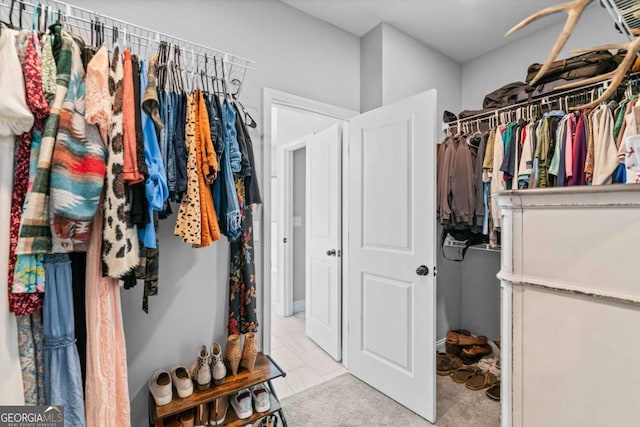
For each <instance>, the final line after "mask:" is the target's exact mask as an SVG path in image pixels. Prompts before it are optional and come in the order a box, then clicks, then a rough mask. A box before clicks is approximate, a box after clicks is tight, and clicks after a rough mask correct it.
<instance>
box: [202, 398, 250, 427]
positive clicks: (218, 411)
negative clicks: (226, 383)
mask: <svg viewBox="0 0 640 427" xmlns="http://www.w3.org/2000/svg"><path fill="white" fill-rule="evenodd" d="M227 409H229V396H222V397H219V398H217V399H216V400H214V401H213V402H211V404H210V405H209V425H211V426H219V425H222V424H224V419H225V418H226V416H227ZM249 415H251V414H249Z"/></svg>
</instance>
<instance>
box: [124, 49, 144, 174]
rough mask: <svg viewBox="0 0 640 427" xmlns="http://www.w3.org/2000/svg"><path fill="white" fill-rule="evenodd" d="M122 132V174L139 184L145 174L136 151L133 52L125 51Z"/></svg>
mask: <svg viewBox="0 0 640 427" xmlns="http://www.w3.org/2000/svg"><path fill="white" fill-rule="evenodd" d="M122 72H123V73H122V126H123V129H122V133H123V138H124V166H123V169H122V176H123V177H124V180H125V182H126V183H127V184H137V183H139V182H142V181H144V176H143V175H142V174H141V173H140V171H139V170H138V158H137V154H136V153H137V152H136V147H137V143H136V103H135V101H134V96H133V65H132V64H131V52H130V51H128V50H125V51H124V62H123V70H122Z"/></svg>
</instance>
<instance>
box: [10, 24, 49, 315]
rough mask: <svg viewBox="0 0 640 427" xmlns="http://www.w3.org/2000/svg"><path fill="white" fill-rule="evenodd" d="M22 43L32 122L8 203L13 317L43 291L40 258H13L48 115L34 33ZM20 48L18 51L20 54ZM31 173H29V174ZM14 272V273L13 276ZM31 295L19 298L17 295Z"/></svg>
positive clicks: (37, 301) (36, 306)
mask: <svg viewBox="0 0 640 427" xmlns="http://www.w3.org/2000/svg"><path fill="white" fill-rule="evenodd" d="M26 36H27V37H26V38H25V40H24V43H23V46H24V54H23V55H22V66H23V73H24V80H25V91H26V95H27V96H26V100H27V105H28V107H29V109H30V110H31V112H32V113H33V115H34V117H35V119H36V123H35V126H34V128H33V131H32V133H24V134H23V135H22V136H21V137H20V142H19V144H18V149H17V153H16V162H15V172H14V187H13V195H12V201H11V227H10V247H9V270H8V271H9V273H8V285H9V289H10V290H11V292H13V293H10V295H9V305H10V309H11V311H13V312H15V313H16V314H17V315H26V314H30V313H35V312H37V311H39V310H40V309H41V308H42V296H41V295H33V293H34V292H44V263H43V262H42V256H40V255H25V256H20V259H18V258H19V257H18V256H16V253H15V250H16V246H17V244H18V235H19V232H20V221H21V218H22V213H23V211H24V210H23V207H24V206H25V203H26V197H27V193H28V192H29V191H30V189H31V186H32V185H33V181H31V177H35V169H36V165H37V159H38V155H39V151H40V142H41V137H42V128H43V126H44V119H45V118H46V117H47V116H48V115H49V105H48V103H47V100H46V99H45V97H44V92H43V89H42V75H41V70H42V62H41V58H40V53H39V52H40V45H39V42H38V38H37V37H36V35H35V33H27V34H26ZM21 50H22V49H19V51H21ZM32 171H33V173H32ZM14 273H15V274H14ZM23 293H27V294H31V295H19V294H23Z"/></svg>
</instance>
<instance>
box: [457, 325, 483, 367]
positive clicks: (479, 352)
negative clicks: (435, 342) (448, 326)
mask: <svg viewBox="0 0 640 427" xmlns="http://www.w3.org/2000/svg"><path fill="white" fill-rule="evenodd" d="M446 349H447V354H449V355H452V356H457V357H459V358H460V359H461V360H462V362H463V363H464V364H465V365H472V364H474V363H477V362H478V361H479V360H480V359H482V358H483V357H485V356H487V355H489V354H491V353H492V352H493V349H492V348H491V346H490V345H489V344H488V342H487V337H485V336H484V335H480V336H477V337H476V336H473V335H471V332H469V331H467V330H466V329H456V330H454V331H449V332H447V343H446Z"/></svg>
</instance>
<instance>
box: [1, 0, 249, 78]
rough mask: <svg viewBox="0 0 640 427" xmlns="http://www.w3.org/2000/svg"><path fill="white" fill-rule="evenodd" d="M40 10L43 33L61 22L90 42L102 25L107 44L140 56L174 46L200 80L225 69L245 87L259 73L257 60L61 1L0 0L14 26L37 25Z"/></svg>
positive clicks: (2, 15)
mask: <svg viewBox="0 0 640 427" xmlns="http://www.w3.org/2000/svg"><path fill="white" fill-rule="evenodd" d="M37 8H38V9H39V10H40V13H38V14H37V19H38V20H39V21H41V22H40V24H41V25H40V28H41V29H43V30H44V29H45V28H43V27H45V26H46V23H45V22H44V21H45V20H47V21H48V24H49V25H50V24H51V23H53V22H55V21H60V22H62V23H63V24H64V25H68V26H69V27H70V28H73V30H74V32H76V31H77V33H78V35H79V36H82V37H83V38H84V39H85V41H87V42H89V41H90V40H91V39H92V38H91V35H92V34H93V33H94V31H95V28H96V27H95V25H96V23H99V24H100V29H101V30H104V36H105V42H106V43H107V44H108V45H113V43H114V41H116V40H114V39H117V40H118V41H124V43H128V44H129V45H130V46H131V47H133V48H134V49H136V48H137V49H138V50H139V51H140V52H148V53H152V52H156V51H157V50H158V47H159V46H160V43H161V42H165V43H168V44H171V45H172V46H174V47H177V48H179V49H180V52H181V54H182V55H183V58H184V59H185V61H184V62H183V66H184V67H188V68H189V70H188V71H189V72H190V73H194V74H195V73H196V72H197V73H198V76H200V75H203V73H204V71H205V70H211V69H213V68H214V67H224V68H225V74H226V75H227V78H228V81H229V82H232V81H233V80H234V79H235V80H237V81H239V82H240V84H241V82H242V81H243V79H244V77H245V74H246V71H247V70H251V71H255V68H254V65H255V61H253V60H250V59H247V58H244V57H241V56H238V55H232V54H230V53H228V52H225V51H222V50H219V49H214V48H211V47H208V46H204V45H202V44H198V43H194V42H190V41H188V40H184V39H181V38H179V37H175V36H172V35H169V34H166V33H162V32H160V31H156V30H152V29H150V28H146V27H143V26H140V25H136V24H132V23H130V22H127V21H123V20H121V19H117V18H113V17H111V16H107V15H104V14H101V13H96V12H93V11H91V10H88V9H85V8H82V7H79V6H74V5H72V4H69V3H65V2H62V1H59V0H41V1H39V2H31V1H21V0H0V17H4V16H6V15H7V14H11V15H12V16H13V18H14V20H13V22H15V23H17V22H18V19H21V20H23V21H24V18H20V15H19V14H26V15H28V17H29V18H30V19H29V20H33V21H34V22H37V21H35V20H34V15H36V10H37ZM36 25H37V24H36ZM218 69H220V68H218ZM206 77H208V78H214V77H217V76H216V74H214V73H213V72H209V71H207V75H206Z"/></svg>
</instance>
